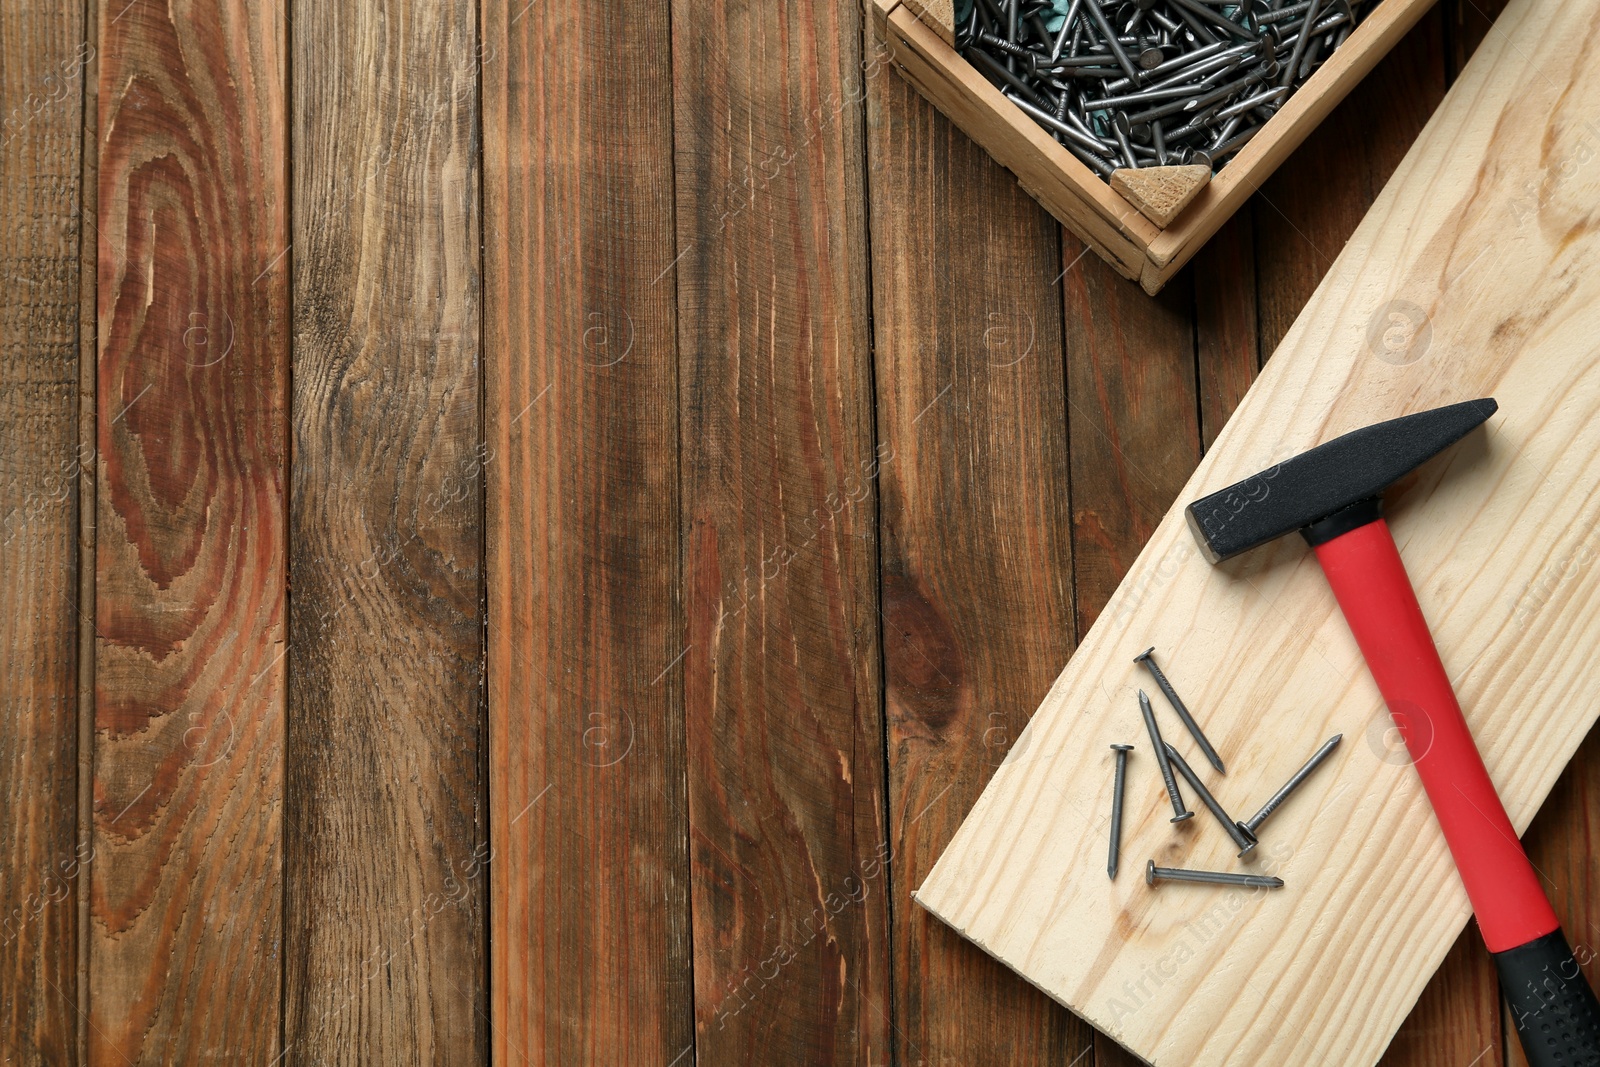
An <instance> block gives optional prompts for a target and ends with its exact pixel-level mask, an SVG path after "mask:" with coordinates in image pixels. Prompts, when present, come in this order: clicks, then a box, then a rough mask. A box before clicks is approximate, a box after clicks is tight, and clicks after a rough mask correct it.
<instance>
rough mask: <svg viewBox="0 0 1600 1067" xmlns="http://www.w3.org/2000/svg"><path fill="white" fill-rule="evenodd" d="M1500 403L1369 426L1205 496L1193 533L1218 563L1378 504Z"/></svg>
mask: <svg viewBox="0 0 1600 1067" xmlns="http://www.w3.org/2000/svg"><path fill="white" fill-rule="evenodd" d="M1498 406H1499V405H1497V404H1496V403H1495V402H1494V401H1493V400H1487V399H1485V400H1469V401H1467V402H1466V403H1464V404H1451V405H1450V406H1448V407H1442V408H1434V409H1433V410H1432V411H1423V412H1420V413H1418V414H1416V415H1406V416H1404V417H1402V418H1398V419H1390V420H1389V421H1388V422H1380V423H1377V424H1375V425H1372V426H1366V427H1363V428H1362V429H1359V430H1355V431H1353V432H1351V433H1347V434H1345V435H1344V436H1343V437H1336V438H1334V439H1333V440H1332V441H1329V442H1328V443H1327V444H1322V445H1318V446H1317V447H1316V448H1313V449H1311V451H1309V452H1302V453H1301V454H1300V455H1298V456H1295V457H1294V458H1293V459H1288V460H1285V461H1284V462H1282V463H1279V464H1278V465H1277V466H1275V467H1269V468H1268V469H1266V470H1264V471H1262V472H1261V473H1259V474H1253V475H1251V476H1250V477H1248V478H1246V479H1245V480H1244V481H1242V482H1239V483H1237V484H1235V485H1230V486H1229V487H1228V488H1226V489H1223V490H1220V491H1218V492H1215V493H1212V494H1211V495H1210V496H1206V497H1202V498H1201V499H1199V500H1196V501H1195V502H1194V503H1193V504H1190V505H1189V507H1188V508H1187V509H1186V511H1187V514H1188V516H1189V529H1190V530H1192V531H1193V532H1194V536H1195V540H1197V541H1199V542H1200V550H1201V552H1203V553H1204V554H1205V557H1206V558H1207V559H1208V560H1210V561H1211V562H1212V563H1218V562H1220V561H1222V560H1225V559H1227V558H1228V557H1230V556H1237V555H1238V554H1239V553H1241V552H1245V551H1248V550H1250V549H1252V548H1255V547H1256V546H1257V545H1263V544H1266V543H1267V542H1268V541H1271V540H1273V539H1274V538H1277V537H1282V536H1283V535H1284V534H1287V533H1293V532H1294V531H1296V530H1302V529H1305V528H1306V527H1308V526H1311V525H1312V524H1314V523H1317V522H1320V521H1321V520H1323V519H1326V518H1327V517H1329V516H1330V515H1333V514H1335V513H1336V512H1339V511H1343V510H1344V509H1345V508H1347V507H1350V506H1351V505H1354V504H1359V503H1361V502H1362V501H1368V500H1373V499H1375V498H1377V497H1378V496H1380V495H1381V494H1382V493H1383V491H1384V490H1385V489H1387V488H1388V487H1389V486H1391V485H1393V484H1394V483H1395V482H1396V481H1398V480H1399V479H1400V478H1401V477H1402V476H1403V475H1405V474H1406V473H1407V472H1409V471H1412V470H1415V469H1416V468H1417V467H1419V466H1421V465H1422V464H1423V463H1425V462H1427V461H1428V460H1429V459H1432V458H1433V457H1434V456H1436V455H1438V454H1439V453H1440V452H1443V451H1444V450H1445V449H1447V448H1449V447H1450V446H1451V445H1453V444H1455V443H1456V442H1457V441H1459V440H1461V439H1462V438H1463V437H1465V436H1466V435H1467V434H1469V433H1471V432H1472V431H1473V430H1474V429H1476V428H1477V427H1478V426H1480V425H1482V424H1483V423H1484V422H1485V421H1486V420H1487V419H1488V418H1489V416H1490V415H1493V414H1494V413H1495V411H1496V410H1497V409H1498Z"/></svg>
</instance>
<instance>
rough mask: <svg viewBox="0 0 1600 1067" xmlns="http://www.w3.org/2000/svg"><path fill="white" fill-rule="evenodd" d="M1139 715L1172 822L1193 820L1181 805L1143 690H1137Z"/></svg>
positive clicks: (1152, 713)
mask: <svg viewBox="0 0 1600 1067" xmlns="http://www.w3.org/2000/svg"><path fill="white" fill-rule="evenodd" d="M1139 714H1141V715H1143V716H1144V728H1145V729H1146V730H1148V731H1149V732H1150V747H1151V748H1153V749H1155V753H1156V766H1158V767H1160V768H1161V781H1162V782H1163V783H1165V785H1166V787H1167V797H1168V798H1169V799H1170V800H1171V801H1172V812H1173V814H1172V820H1171V821H1172V822H1183V821H1184V820H1185V819H1192V818H1194V812H1192V811H1190V810H1189V809H1188V808H1187V807H1185V806H1184V803H1183V794H1182V793H1180V792H1178V780H1177V779H1176V778H1174V777H1172V764H1171V763H1170V762H1169V761H1168V760H1167V743H1166V742H1165V741H1163V740H1161V728H1160V727H1158V726H1157V725H1156V713H1155V712H1154V711H1152V710H1151V709H1150V698H1149V697H1148V696H1146V695H1145V692H1144V690H1143V689H1141V690H1139Z"/></svg>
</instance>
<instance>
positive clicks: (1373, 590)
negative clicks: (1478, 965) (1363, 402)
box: [1316, 519, 1560, 952]
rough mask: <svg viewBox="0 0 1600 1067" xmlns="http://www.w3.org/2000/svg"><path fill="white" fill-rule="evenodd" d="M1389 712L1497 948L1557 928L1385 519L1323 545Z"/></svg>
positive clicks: (1331, 577) (1321, 557) (1322, 555)
mask: <svg viewBox="0 0 1600 1067" xmlns="http://www.w3.org/2000/svg"><path fill="white" fill-rule="evenodd" d="M1316 553H1317V561H1318V562H1319V563H1321V564H1322V569H1323V572H1324V573H1326V574H1327V576H1328V584H1330V585H1331V586H1333V594H1334V596H1336V597H1337V598H1338V599H1339V607H1340V608H1341V609H1343V611H1344V617H1345V621H1347V622H1348V623H1349V624H1350V629H1351V631H1352V632H1353V633H1354V634H1355V638H1356V643H1357V644H1359V645H1360V646H1361V653H1362V655H1363V656H1365V657H1366V661H1367V666H1368V667H1369V668H1370V669H1371V671H1372V676H1373V678H1374V679H1376V680H1377V683H1378V689H1379V691H1380V692H1382V693H1383V699H1384V702H1385V703H1386V704H1388V705H1389V714H1390V715H1392V716H1393V717H1394V721H1395V725H1397V726H1398V727H1399V728H1400V733H1401V735H1402V736H1403V737H1404V738H1405V741H1406V748H1407V749H1409V750H1410V752H1411V759H1412V762H1413V763H1414V764H1415V765H1416V768H1417V773H1418V774H1419V775H1421V776H1422V786H1423V788H1424V789H1426V790H1427V791H1428V799H1429V800H1430V801H1432V803H1433V811H1434V814H1435V815H1437V816H1438V818H1439V826H1440V828H1441V829H1442V830H1444V839H1445V841H1446V842H1447V843H1448V844H1449V846H1450V852H1451V855H1453V856H1454V857H1455V861H1456V868H1457V869H1458V870H1459V871H1460V872H1461V881H1462V882H1464V883H1465V884H1466V887H1467V896H1468V898H1469V899H1471V901H1472V910H1473V911H1474V912H1476V913H1477V915H1478V925H1479V926H1480V927H1482V929H1483V940H1484V943H1485V944H1486V945H1488V946H1489V951H1490V952H1500V951H1502V950H1504V949H1509V948H1514V947H1516V946H1517V945H1523V944H1527V943H1528V942H1529V941H1533V940H1534V939H1536V938H1539V937H1543V936H1544V935H1545V934H1548V933H1550V932H1551V931H1552V930H1554V929H1556V928H1557V927H1558V926H1559V925H1560V923H1559V922H1557V920H1556V913H1555V911H1554V910H1552V909H1551V907H1550V901H1549V900H1547V899H1546V898H1545V895H1544V890H1543V889H1542V888H1540V886H1539V877H1538V875H1537V874H1536V873H1535V872H1534V869H1533V865H1532V864H1531V863H1529V862H1528V857H1527V854H1526V853H1524V852H1523V851H1522V842H1521V841H1519V840H1517V831H1516V830H1515V828H1513V827H1512V825H1511V820H1510V819H1509V818H1507V817H1506V809H1505V806H1504V805H1502V804H1501V803H1500V796H1499V794H1498V793H1496V792H1495V788H1494V782H1492V781H1490V779H1489V772H1488V770H1487V769H1486V768H1485V767H1484V765H1483V757H1482V756H1480V755H1479V754H1478V746H1477V745H1476V744H1475V743H1474V742H1473V740H1472V732H1471V731H1470V730H1469V729H1467V720H1466V719H1465V718H1464V717H1463V716H1462V714H1461V705H1460V704H1459V703H1457V702H1456V694H1455V690H1454V689H1453V688H1452V687H1451V685H1450V676H1449V675H1447V674H1446V673H1445V670H1444V664H1443V663H1441V662H1440V661H1439V650H1438V648H1436V647H1435V646H1434V643H1433V635H1432V634H1431V633H1430V632H1429V631H1428V623H1427V620H1426V619H1424V618H1423V617H1422V608H1421V607H1420V606H1418V604H1417V595H1416V593H1415V592H1414V591H1413V590H1412V588H1411V579H1410V578H1409V577H1408V576H1407V575H1406V568H1405V564H1404V563H1402V562H1401V561H1400V552H1399V550H1398V549H1396V548H1395V544H1394V537H1393V536H1392V535H1391V534H1390V533H1389V524H1388V523H1386V522H1384V521H1383V520H1382V519H1378V520H1376V521H1375V522H1369V523H1367V524H1366V525H1364V526H1358V527H1356V528H1355V529H1354V530H1351V531H1350V532H1349V533H1346V534H1342V535H1341V536H1339V537H1336V538H1334V539H1333V540H1331V541H1328V542H1325V543H1324V544H1321V545H1318V546H1316Z"/></svg>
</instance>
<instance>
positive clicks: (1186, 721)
mask: <svg viewBox="0 0 1600 1067" xmlns="http://www.w3.org/2000/svg"><path fill="white" fill-rule="evenodd" d="M1154 653H1155V646H1154V645H1152V646H1150V647H1149V648H1147V649H1145V650H1144V651H1143V652H1141V653H1139V654H1138V655H1137V656H1135V657H1133V662H1135V663H1142V664H1144V666H1145V669H1146V670H1148V671H1149V672H1150V677H1152V678H1154V679H1155V680H1156V685H1157V686H1158V687H1160V689H1161V693H1162V695H1163V696H1165V697H1166V698H1167V703H1169V704H1171V705H1172V710H1173V711H1175V712H1177V713H1178V718H1180V719H1182V720H1183V725H1184V728H1185V729H1187V730H1188V731H1189V735H1190V736H1191V737H1193V738H1194V743H1195V744H1197V745H1199V746H1200V751H1201V752H1204V753H1205V755H1206V759H1207V760H1208V761H1210V763H1211V766H1213V767H1215V768H1216V769H1217V773H1218V774H1227V773H1228V769H1227V768H1226V767H1224V766H1223V765H1222V757H1221V756H1219V755H1217V750H1216V749H1214V748H1212V747H1211V742H1210V741H1208V740H1206V735H1205V731H1204V730H1202V729H1200V724H1199V723H1197V722H1195V721H1194V716H1193V715H1190V714H1189V709H1188V708H1187V707H1185V706H1184V703H1183V701H1182V700H1180V699H1179V698H1178V693H1177V690H1175V689H1173V688H1172V683H1171V682H1169V681H1167V676H1166V675H1165V674H1163V673H1161V668H1160V667H1159V666H1157V665H1156V660H1155V655H1154Z"/></svg>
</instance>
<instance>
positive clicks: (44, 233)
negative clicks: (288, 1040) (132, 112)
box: [0, 5, 94, 1064]
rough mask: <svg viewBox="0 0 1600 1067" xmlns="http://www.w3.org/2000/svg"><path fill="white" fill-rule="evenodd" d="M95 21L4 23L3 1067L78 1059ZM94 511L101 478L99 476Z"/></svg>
mask: <svg viewBox="0 0 1600 1067" xmlns="http://www.w3.org/2000/svg"><path fill="white" fill-rule="evenodd" d="M93 54H94V48H93V45H92V44H90V43H89V38H88V37H87V36H86V33H85V27H84V22H83V15H82V11H81V9H79V8H75V7H52V8H45V7H42V6H37V7H36V6H34V5H6V6H5V7H4V8H3V9H0V98H3V99H4V100H5V101H6V105H7V106H6V111H7V112H8V114H7V115H6V117H5V119H4V121H3V123H0V278H3V279H4V283H3V286H0V294H3V295H0V441H3V442H4V452H5V454H4V456H3V457H0V501H3V505H0V507H3V513H0V574H3V575H4V576H5V580H4V582H0V694H3V695H4V700H3V702H0V837H3V838H4V840H5V841H6V842H7V847H6V849H5V854H4V856H3V857H0V1062H4V1063H8V1064H10V1063H15V1064H46V1063H50V1064H54V1063H70V1062H72V1061H73V1060H74V1059H75V1056H76V1049H75V1046H76V1034H77V1020H76V1002H77V995H78V988H77V969H78V961H77V945H78V929H79V924H78V921H77V907H76V898H77V895H78V890H79V887H80V886H81V884H82V872H83V861H84V860H85V859H86V858H87V856H86V855H85V854H84V853H83V852H81V851H80V850H79V848H78V816H77V806H78V800H77V768H76V767H75V766H74V760H75V758H76V754H77V748H78V706H77V686H76V673H77V656H76V654H75V651H74V650H75V647H76V645H77V641H78V611H77V582H78V575H77V568H78V547H77V546H78V526H79V508H80V500H81V499H82V498H81V497H80V469H81V467H82V465H83V461H85V460H87V457H88V456H92V454H93V453H92V450H91V451H90V452H89V453H87V454H86V453H84V452H82V451H80V449H79V436H78V380H79V373H80V371H79V321H78V313H79V289H80V285H79V241H80V233H79V218H78V213H79V209H80V205H81V203H82V199H83V198H82V195H81V185H80V182H81V177H80V167H81V160H82V158H83V130H82V108H83V97H84V89H83V87H84V72H85V67H86V65H87V64H88V63H89V62H90V60H92V58H93ZM88 484H89V486H90V496H89V499H90V500H91V501H92V500H93V499H94V498H93V484H94V483H93V480H92V472H91V478H90V480H89V483H88Z"/></svg>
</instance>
